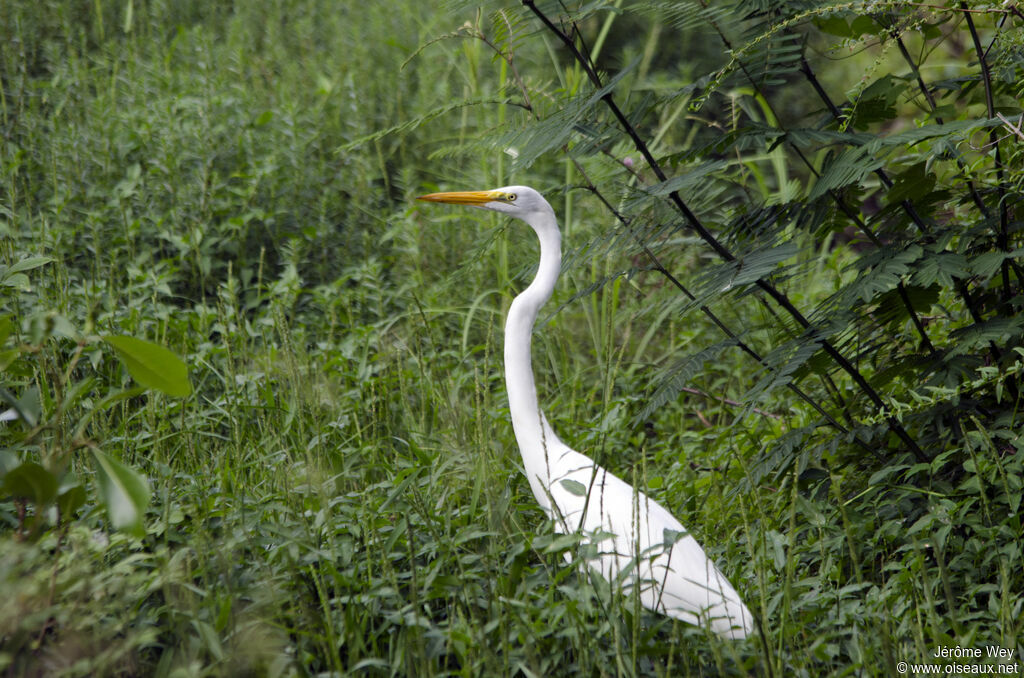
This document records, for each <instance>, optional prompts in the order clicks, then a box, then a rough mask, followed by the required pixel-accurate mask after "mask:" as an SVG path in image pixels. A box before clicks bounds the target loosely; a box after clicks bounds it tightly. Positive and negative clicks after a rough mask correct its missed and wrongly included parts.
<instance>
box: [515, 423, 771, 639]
mask: <svg viewBox="0 0 1024 678" xmlns="http://www.w3.org/2000/svg"><path fill="white" fill-rule="evenodd" d="M543 423H544V428H545V429H547V432H548V433H547V437H548V442H547V450H546V454H544V457H545V458H546V460H547V461H546V464H545V467H544V468H536V465H533V464H531V465H530V466H534V468H533V472H534V474H535V477H536V478H537V482H536V483H533V482H531V486H534V485H539V486H543V487H545V488H546V490H545V491H544V497H543V498H542V497H541V496H538V497H537V499H538V501H539V502H540V503H541V505H542V506H544V507H545V510H546V511H547V512H548V514H549V516H550V517H551V519H552V520H553V521H554V522H555V526H556V529H557V530H558V531H559V532H563V533H566V534H573V533H577V532H578V533H580V534H582V535H583V536H584V537H585V538H586V539H585V540H586V541H587V542H588V543H591V544H594V545H595V546H596V554H594V555H593V557H590V558H589V559H588V561H587V563H588V565H589V566H590V567H591V568H592V569H593V570H595V571H596V572H598V573H600V574H601V576H602V577H604V578H605V579H606V580H607V581H609V582H613V583H617V584H618V585H619V586H621V588H622V590H623V592H624V593H625V594H626V595H629V594H630V593H631V592H633V590H634V589H638V592H637V593H638V595H639V598H640V603H641V604H642V605H643V606H644V607H646V608H647V609H650V610H654V611H656V612H660V613H662V614H665V615H668V616H670V617H675V618H676V619H680V620H682V621H685V622H688V623H690V624H695V625H699V626H707V627H708V628H710V629H711V630H712V631H714V632H715V633H717V634H719V635H721V636H724V637H727V638H745V637H746V636H747V634H749V633H750V631H751V630H752V628H753V618H752V617H751V615H750V611H749V610H748V609H747V607H746V605H744V604H743V602H742V600H741V599H740V597H739V594H737V593H736V591H735V589H733V587H732V585H731V584H730V583H729V581H728V580H727V579H726V578H725V576H724V575H723V574H722V573H721V572H720V571H719V569H718V568H717V567H716V566H715V564H714V563H713V562H712V561H711V560H710V559H709V558H708V557H707V555H706V554H705V553H704V549H702V548H701V546H700V544H699V543H697V540H696V539H694V538H693V536H692V535H690V534H689V533H688V532H687V531H686V528H685V527H683V525H682V524H681V523H680V522H679V521H678V520H677V519H676V518H675V517H674V516H673V515H672V514H671V513H669V512H668V510H666V509H665V508H664V507H663V506H662V505H661V504H659V503H658V502H656V501H654V500H653V499H651V498H650V497H648V496H647V495H646V494H645V493H643V492H640V491H638V490H635V489H634V488H633V487H632V486H631V485H629V484H628V483H626V482H624V481H623V480H622V479H620V478H618V477H617V476H615V475H614V474H612V473H609V472H608V471H607V470H605V469H604V468H602V467H601V466H598V465H596V464H595V463H594V461H593V460H592V459H590V458H589V457H587V456H586V455H584V454H580V453H579V452H576V451H575V450H573V449H571V448H570V447H569V446H567V445H566V444H565V443H563V442H562V441H561V440H559V439H558V437H557V436H556V435H555V434H554V431H553V430H551V427H550V426H549V425H548V424H547V420H546V419H543ZM531 456H532V457H533V458H535V459H536V458H538V457H540V455H536V454H534V455H531ZM527 473H528V474H529V473H530V469H529V468H528V469H527ZM535 494H536V490H535ZM567 557H570V556H567Z"/></svg>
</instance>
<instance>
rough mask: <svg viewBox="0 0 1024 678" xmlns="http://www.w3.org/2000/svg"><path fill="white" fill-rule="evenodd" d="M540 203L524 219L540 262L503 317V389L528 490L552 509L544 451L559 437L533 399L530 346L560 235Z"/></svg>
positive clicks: (558, 255) (557, 263)
mask: <svg viewBox="0 0 1024 678" xmlns="http://www.w3.org/2000/svg"><path fill="white" fill-rule="evenodd" d="M543 207H544V208H546V209H542V210H540V211H536V212H531V213H530V214H529V215H528V216H527V218H525V219H524V221H526V223H528V224H529V225H530V227H531V228H533V231H534V232H535V233H536V234H537V239H538V240H539V241H540V263H539V264H538V265H537V274H536V276H534V278H533V282H531V283H530V285H529V287H527V288H526V289H525V290H523V292H522V293H521V294H520V295H519V296H517V297H516V298H515V299H513V300H512V305H511V306H510V307H509V309H508V317H507V318H506V319H505V389H506V390H507V392H508V407H509V412H510V414H511V416H512V428H513V430H514V431H515V434H516V440H517V441H518V442H519V446H520V451H521V452H522V457H523V463H524V465H525V469H524V470H525V471H526V477H527V478H528V479H529V481H530V489H532V490H533V493H534V495H535V496H536V497H537V498H538V500H539V501H541V504H542V506H543V508H544V509H546V510H550V502H549V500H548V498H547V490H546V489H545V488H546V486H547V484H548V483H549V482H550V466H549V464H548V455H547V451H548V450H550V449H552V447H553V445H554V443H555V442H557V441H558V438H557V437H556V436H555V432H554V431H553V430H552V429H551V426H550V425H548V423H547V419H546V418H545V417H544V413H543V412H542V411H541V409H540V405H539V404H538V402H537V386H536V384H535V382H534V378H533V367H532V361H531V353H530V348H531V344H532V341H531V333H532V332H533V326H534V323H535V322H536V320H537V313H538V312H539V311H540V308H541V306H543V305H544V304H545V302H547V300H548V299H550V298H551V293H552V291H554V289H555V282H556V281H557V280H558V274H559V271H560V270H561V267H562V236H561V234H560V232H559V230H558V222H557V221H556V219H555V213H554V211H553V210H552V209H551V207H550V206H548V205H547V204H545V205H544V206H543ZM524 337H525V341H524V339H523V338H524ZM528 447H533V448H534V449H540V448H541V447H543V449H544V450H545V454H544V458H543V459H540V458H538V457H537V456H531V455H528V454H526V450H525V449H524V448H528ZM542 498H543V499H542Z"/></svg>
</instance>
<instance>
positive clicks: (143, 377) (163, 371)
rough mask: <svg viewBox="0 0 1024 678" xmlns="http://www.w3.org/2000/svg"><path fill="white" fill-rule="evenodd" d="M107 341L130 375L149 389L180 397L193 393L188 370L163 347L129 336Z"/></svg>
mask: <svg viewBox="0 0 1024 678" xmlns="http://www.w3.org/2000/svg"><path fill="white" fill-rule="evenodd" d="M103 341H105V342H107V343H108V344H110V345H111V346H113V347H114V350H115V351H117V357H118V358H120V359H121V362H122V363H124V366H125V367H126V368H127V369H128V373H129V374H131V375H132V378H133V379H135V381H137V382H139V383H140V384H142V385H143V386H145V387H146V388H152V389H156V390H158V391H161V392H163V393H166V394H167V395H170V396H179V397H184V396H187V395H189V394H190V393H192V384H191V383H189V380H188V367H186V365H185V363H184V362H182V360H181V358H179V357H178V356H176V355H174V353H172V352H171V351H169V350H168V349H166V348H164V347H163V346H160V345H159V344H154V343H153V342H151V341H145V340H143V339H136V338H135V337H128V336H113V337H103Z"/></svg>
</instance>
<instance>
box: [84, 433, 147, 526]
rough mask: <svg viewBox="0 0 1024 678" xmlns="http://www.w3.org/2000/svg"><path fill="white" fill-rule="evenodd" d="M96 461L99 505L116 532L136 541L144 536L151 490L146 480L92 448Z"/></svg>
mask: <svg viewBox="0 0 1024 678" xmlns="http://www.w3.org/2000/svg"><path fill="white" fill-rule="evenodd" d="M91 451H92V456H93V458H94V459H95V460H96V481H97V484H98V485H99V491H100V501H101V503H102V504H103V506H104V508H106V509H107V516H108V517H109V518H110V524H111V525H113V526H114V528H115V529H118V530H122V531H124V532H128V533H129V534H132V535H134V536H136V537H142V536H143V535H144V534H145V530H144V529H143V525H142V519H143V516H144V515H145V512H146V506H148V505H149V487H148V486H147V485H146V479H145V477H144V476H142V475H140V474H139V473H137V472H135V471H133V470H132V469H130V468H128V467H127V466H125V465H124V464H122V463H121V462H119V461H118V460H116V459H114V458H113V457H111V456H110V455H108V454H106V453H104V452H101V451H100V450H98V449H96V448H92V449H91Z"/></svg>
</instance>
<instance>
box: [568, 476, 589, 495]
mask: <svg viewBox="0 0 1024 678" xmlns="http://www.w3.org/2000/svg"><path fill="white" fill-rule="evenodd" d="M562 487H564V488H565V489H566V491H567V492H568V493H569V494H575V495H576V496H577V497H585V496H587V486H586V485H584V484H583V483H581V482H580V481H578V480H573V479H572V478H566V479H565V480H563V481H562Z"/></svg>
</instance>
